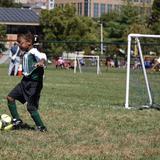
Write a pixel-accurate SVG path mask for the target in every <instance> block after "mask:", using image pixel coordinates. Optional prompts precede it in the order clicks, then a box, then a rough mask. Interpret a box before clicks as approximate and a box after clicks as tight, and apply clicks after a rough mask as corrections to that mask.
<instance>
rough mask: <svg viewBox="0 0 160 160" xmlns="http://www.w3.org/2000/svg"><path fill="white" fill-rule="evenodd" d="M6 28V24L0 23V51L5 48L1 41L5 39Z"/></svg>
mask: <svg viewBox="0 0 160 160" xmlns="http://www.w3.org/2000/svg"><path fill="white" fill-rule="evenodd" d="M6 32H7V28H6V25H0V40H1V41H2V42H0V53H1V52H2V51H4V50H5V43H4V42H3V41H4V40H5V39H6Z"/></svg>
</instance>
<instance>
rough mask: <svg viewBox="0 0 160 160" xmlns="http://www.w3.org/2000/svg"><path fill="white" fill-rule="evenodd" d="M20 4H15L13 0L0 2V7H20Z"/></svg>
mask: <svg viewBox="0 0 160 160" xmlns="http://www.w3.org/2000/svg"><path fill="white" fill-rule="evenodd" d="M21 6H22V5H21V4H20V3H15V2H14V1H13V0H1V1H0V7H21Z"/></svg>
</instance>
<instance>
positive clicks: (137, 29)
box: [101, 2, 150, 42]
mask: <svg viewBox="0 0 160 160" xmlns="http://www.w3.org/2000/svg"><path fill="white" fill-rule="evenodd" d="M101 20H102V21H103V22H104V27H105V30H106V32H107V37H106V41H107V40H108V38H109V41H111V42H112V41H126V38H127V35H128V34H130V33H145V34H147V33H150V30H149V29H148V27H147V23H146V15H143V14H140V13H139V11H138V8H136V7H135V6H133V5H132V4H131V3H129V2H126V5H124V6H122V8H121V11H120V12H119V13H117V12H116V13H115V12H113V13H111V14H106V15H103V16H102V17H101Z"/></svg>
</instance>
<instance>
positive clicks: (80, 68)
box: [74, 55, 100, 74]
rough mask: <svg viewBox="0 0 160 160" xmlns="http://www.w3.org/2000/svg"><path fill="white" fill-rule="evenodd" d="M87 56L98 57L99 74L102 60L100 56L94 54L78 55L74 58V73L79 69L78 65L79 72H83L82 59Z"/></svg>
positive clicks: (97, 70)
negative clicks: (100, 60)
mask: <svg viewBox="0 0 160 160" xmlns="http://www.w3.org/2000/svg"><path fill="white" fill-rule="evenodd" d="M83 58H84V59H85V58H95V59H96V72H97V74H100V62H99V56H93V55H76V56H75V58H74V73H76V71H77V67H78V68H79V72H80V73H82V67H81V63H80V60H81V59H83Z"/></svg>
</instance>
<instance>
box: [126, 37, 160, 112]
mask: <svg viewBox="0 0 160 160" xmlns="http://www.w3.org/2000/svg"><path fill="white" fill-rule="evenodd" d="M159 55H160V35H145V34H130V35H128V51H127V74H126V97H125V108H127V109H129V108H131V107H138V108H139V107H140V108H141V107H142V108H143V107H145V108H152V107H156V108H157V107H158V108H159V106H160V105H159V104H160V94H159V85H160V69H159V67H160V65H159V63H160V59H159Z"/></svg>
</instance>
